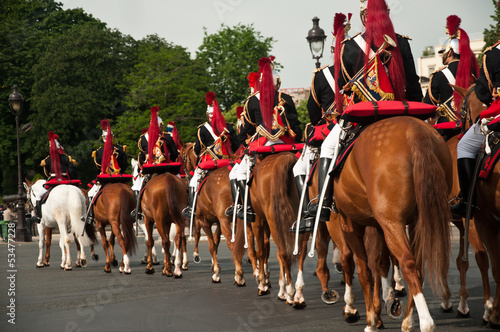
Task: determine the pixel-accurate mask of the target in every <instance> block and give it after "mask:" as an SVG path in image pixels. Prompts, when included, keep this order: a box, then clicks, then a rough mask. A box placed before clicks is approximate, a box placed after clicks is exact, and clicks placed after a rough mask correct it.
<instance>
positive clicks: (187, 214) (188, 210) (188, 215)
mask: <svg viewBox="0 0 500 332" xmlns="http://www.w3.org/2000/svg"><path fill="white" fill-rule="evenodd" d="M191 211H192V209H191V207H190V206H186V207H185V208H184V209H183V210H182V215H183V216H184V217H186V218H188V219H190V218H191ZM195 215H196V214H195V213H193V216H195Z"/></svg>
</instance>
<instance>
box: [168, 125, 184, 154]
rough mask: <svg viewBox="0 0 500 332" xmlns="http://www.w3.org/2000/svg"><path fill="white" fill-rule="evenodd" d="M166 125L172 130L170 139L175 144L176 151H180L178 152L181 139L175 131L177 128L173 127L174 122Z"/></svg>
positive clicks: (180, 146)
mask: <svg viewBox="0 0 500 332" xmlns="http://www.w3.org/2000/svg"><path fill="white" fill-rule="evenodd" d="M168 124H169V125H171V126H172V127H173V129H172V139H173V140H174V142H175V146H176V147H177V150H179V151H180V150H182V144H181V138H180V137H179V132H178V131H177V127H176V126H175V122H174V121H170V122H169V123H168Z"/></svg>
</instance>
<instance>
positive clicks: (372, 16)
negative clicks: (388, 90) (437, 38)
mask: <svg viewBox="0 0 500 332" xmlns="http://www.w3.org/2000/svg"><path fill="white" fill-rule="evenodd" d="M387 8H388V7H387V3H386V2H385V0H369V1H368V5H367V8H366V13H367V16H366V32H365V41H366V47H367V49H366V50H365V54H366V55H365V63H368V59H369V54H370V47H371V46H375V48H376V49H378V48H380V46H382V44H383V43H384V35H388V36H389V37H391V38H392V40H394V42H396V43H397V38H396V33H395V32H394V26H393V25H392V21H391V18H390V17H389V11H388V10H387ZM388 51H390V52H391V54H392V58H391V61H389V64H388V70H389V80H390V81H391V85H392V88H393V90H394V97H395V99H396V100H404V99H405V88H406V77H405V71H404V66H403V58H402V56H401V50H400V49H399V45H397V46H396V47H393V48H390V49H388Z"/></svg>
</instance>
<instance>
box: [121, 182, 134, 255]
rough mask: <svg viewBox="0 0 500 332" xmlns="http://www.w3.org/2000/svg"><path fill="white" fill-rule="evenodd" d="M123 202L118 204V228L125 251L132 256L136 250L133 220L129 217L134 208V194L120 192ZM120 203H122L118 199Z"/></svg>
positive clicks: (129, 190) (126, 191)
mask: <svg viewBox="0 0 500 332" xmlns="http://www.w3.org/2000/svg"><path fill="white" fill-rule="evenodd" d="M120 195H122V198H123V202H122V204H120V226H121V231H122V234H123V238H124V241H125V250H126V251H127V253H128V254H130V255H133V254H135V252H136V250H137V239H136V237H135V232H134V227H133V225H134V219H133V218H132V217H131V216H130V211H132V209H133V208H134V203H135V202H134V194H133V193H132V190H131V189H129V188H127V190H126V189H123V190H122V191H121V192H120ZM120 201H122V200H121V199H120Z"/></svg>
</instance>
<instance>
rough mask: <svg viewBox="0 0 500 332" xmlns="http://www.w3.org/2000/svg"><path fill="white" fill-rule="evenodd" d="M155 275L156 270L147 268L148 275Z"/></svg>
mask: <svg viewBox="0 0 500 332" xmlns="http://www.w3.org/2000/svg"><path fill="white" fill-rule="evenodd" d="M154 273H155V269H148V268H146V274H154Z"/></svg>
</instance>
